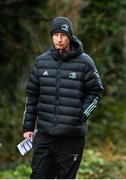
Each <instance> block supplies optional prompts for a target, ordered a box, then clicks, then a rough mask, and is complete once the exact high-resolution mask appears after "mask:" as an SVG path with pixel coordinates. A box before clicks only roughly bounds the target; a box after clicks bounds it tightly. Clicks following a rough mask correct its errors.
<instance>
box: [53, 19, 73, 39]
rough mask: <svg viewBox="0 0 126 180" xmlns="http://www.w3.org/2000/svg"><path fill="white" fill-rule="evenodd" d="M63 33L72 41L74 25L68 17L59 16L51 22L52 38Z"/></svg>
mask: <svg viewBox="0 0 126 180" xmlns="http://www.w3.org/2000/svg"><path fill="white" fill-rule="evenodd" d="M57 32H62V33H65V34H66V35H67V36H68V37H69V38H70V39H72V38H73V29H72V23H71V21H70V20H69V19H68V18H67V17H63V16H58V17H56V18H54V19H53V20H52V22H51V32H50V34H51V36H53V34H54V33H57Z"/></svg>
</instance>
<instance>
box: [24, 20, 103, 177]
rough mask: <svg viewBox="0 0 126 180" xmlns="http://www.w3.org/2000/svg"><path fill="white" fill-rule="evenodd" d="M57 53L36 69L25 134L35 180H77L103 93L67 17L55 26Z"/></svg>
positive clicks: (49, 54)
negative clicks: (88, 126) (89, 123)
mask: <svg viewBox="0 0 126 180" xmlns="http://www.w3.org/2000/svg"><path fill="white" fill-rule="evenodd" d="M50 34H51V37H52V42H53V43H52V44H53V45H52V47H51V48H50V49H49V50H48V51H47V52H45V53H44V54H42V55H40V56H39V57H38V58H37V60H36V62H35V63H34V65H33V68H32V71H31V73H30V76H29V79H28V82H27V86H26V92H27V96H28V97H27V102H26V110H25V113H24V121H23V129H24V137H25V138H31V139H32V138H33V131H34V128H35V127H37V133H36V134H35V137H34V139H33V158H32V165H31V167H32V174H31V178H32V179H54V178H59V179H73V178H75V177H76V173H77V170H78V168H79V165H80V161H81V158H82V153H83V149H84V144H85V138H84V137H85V134H86V121H87V118H88V117H89V116H90V114H91V113H92V111H93V110H94V109H95V108H96V106H97V103H98V102H99V100H100V98H101V95H102V93H103V87H102V84H101V80H100V77H99V74H98V71H97V69H96V67H95V64H94V62H93V60H92V59H91V58H90V57H89V56H88V55H87V54H85V53H84V52H83V47H82V43H81V42H80V41H79V40H78V39H77V38H76V37H75V36H74V34H73V30H72V23H71V22H70V20H69V19H68V18H66V17H56V18H54V19H53V21H52V22H51V33H50Z"/></svg>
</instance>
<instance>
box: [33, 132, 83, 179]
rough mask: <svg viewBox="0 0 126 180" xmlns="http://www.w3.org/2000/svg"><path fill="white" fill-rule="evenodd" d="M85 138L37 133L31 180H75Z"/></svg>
mask: <svg viewBox="0 0 126 180" xmlns="http://www.w3.org/2000/svg"><path fill="white" fill-rule="evenodd" d="M84 144H85V140H84V137H65V136H51V135H47V134H43V133H40V132H37V133H36V135H35V138H34V141H33V157H32V163H31V168H32V173H31V176H30V178H31V179H55V178H57V179H74V178H76V173H77V170H78V168H79V165H80V161H81V158H82V153H83V148H84Z"/></svg>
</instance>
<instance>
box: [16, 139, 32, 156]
mask: <svg viewBox="0 0 126 180" xmlns="http://www.w3.org/2000/svg"><path fill="white" fill-rule="evenodd" d="M17 148H18V150H19V151H20V153H21V155H23V156H24V155H25V154H26V153H27V152H29V151H30V150H31V149H32V142H31V140H30V139H28V138H26V139H24V140H23V141H22V142H21V143H19V144H18V145H17Z"/></svg>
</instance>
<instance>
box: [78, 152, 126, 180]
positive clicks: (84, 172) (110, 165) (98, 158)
mask: <svg viewBox="0 0 126 180" xmlns="http://www.w3.org/2000/svg"><path fill="white" fill-rule="evenodd" d="M111 158H112V159H109V160H107V159H106V157H104V156H103V154H102V153H101V152H98V151H93V150H90V149H88V150H86V151H85V154H84V157H83V159H82V162H81V165H80V168H79V171H78V175H77V178H81V179H109V178H111V179H119V178H125V177H126V172H125V168H126V164H125V158H124V159H121V160H120V161H118V159H116V158H115V157H114V155H113V156H112V157H111ZM113 159H114V160H113Z"/></svg>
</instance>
